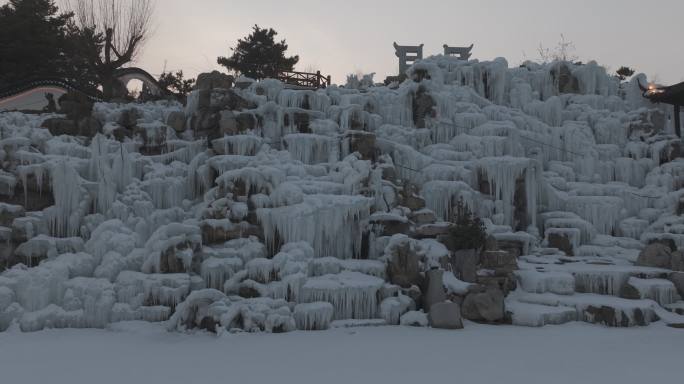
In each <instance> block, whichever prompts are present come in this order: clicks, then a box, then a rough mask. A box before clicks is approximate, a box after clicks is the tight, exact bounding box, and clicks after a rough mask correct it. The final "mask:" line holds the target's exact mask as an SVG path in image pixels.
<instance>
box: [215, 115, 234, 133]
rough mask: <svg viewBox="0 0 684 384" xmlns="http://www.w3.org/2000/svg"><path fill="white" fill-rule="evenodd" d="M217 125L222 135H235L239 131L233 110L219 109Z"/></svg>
mask: <svg viewBox="0 0 684 384" xmlns="http://www.w3.org/2000/svg"><path fill="white" fill-rule="evenodd" d="M218 125H219V129H220V130H221V133H223V134H224V135H237V134H238V133H239V131H238V121H237V118H236V117H235V113H233V111H221V118H220V119H219V123H218Z"/></svg>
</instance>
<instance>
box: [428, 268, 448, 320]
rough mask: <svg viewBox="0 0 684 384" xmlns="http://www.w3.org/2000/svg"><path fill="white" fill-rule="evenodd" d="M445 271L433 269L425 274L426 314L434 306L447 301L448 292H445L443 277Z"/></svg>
mask: <svg viewBox="0 0 684 384" xmlns="http://www.w3.org/2000/svg"><path fill="white" fill-rule="evenodd" d="M443 274H444V271H443V270H441V269H431V270H429V271H427V272H426V273H425V280H426V281H425V286H426V289H425V295H424V296H423V308H424V309H425V311H426V312H429V311H430V308H432V305H434V304H436V303H441V302H443V301H445V300H446V298H447V297H446V291H445V290H444V282H443V280H442V275H443Z"/></svg>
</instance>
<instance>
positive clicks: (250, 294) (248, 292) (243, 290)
mask: <svg viewBox="0 0 684 384" xmlns="http://www.w3.org/2000/svg"><path fill="white" fill-rule="evenodd" d="M238 295H240V297H244V298H246V299H250V298H254V297H261V293H260V292H259V291H258V290H257V289H256V288H254V287H250V286H246V285H243V286H240V289H239V290H238Z"/></svg>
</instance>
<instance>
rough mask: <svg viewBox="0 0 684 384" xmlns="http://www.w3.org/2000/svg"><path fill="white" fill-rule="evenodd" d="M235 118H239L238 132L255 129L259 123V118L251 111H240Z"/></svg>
mask: <svg viewBox="0 0 684 384" xmlns="http://www.w3.org/2000/svg"><path fill="white" fill-rule="evenodd" d="M235 118H236V120H237V129H238V132H244V131H249V130H253V129H255V128H256V127H257V126H258V125H259V120H258V118H257V117H256V116H255V115H254V114H253V113H250V112H243V113H240V114H238V115H237V116H235Z"/></svg>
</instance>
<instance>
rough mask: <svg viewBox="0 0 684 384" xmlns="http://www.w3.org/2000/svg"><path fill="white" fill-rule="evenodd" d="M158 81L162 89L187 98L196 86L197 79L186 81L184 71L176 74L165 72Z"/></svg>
mask: <svg viewBox="0 0 684 384" xmlns="http://www.w3.org/2000/svg"><path fill="white" fill-rule="evenodd" d="M157 81H158V82H159V85H160V86H161V87H162V88H165V89H166V90H168V91H170V92H173V93H175V94H177V95H178V96H182V97H185V96H187V95H188V93H190V91H192V87H193V86H194V85H195V79H185V78H184V77H183V71H176V73H173V72H166V71H164V72H163V73H162V74H161V75H160V76H159V79H158V80H157Z"/></svg>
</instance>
